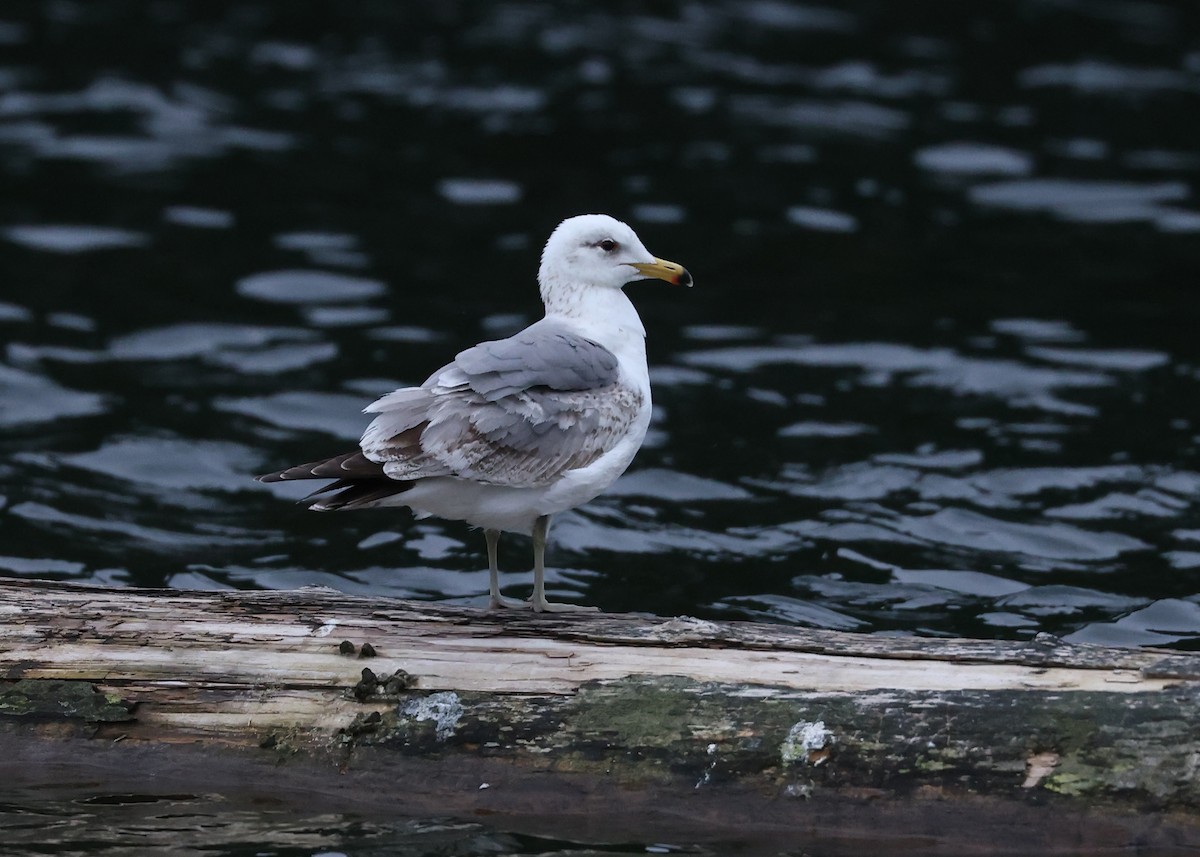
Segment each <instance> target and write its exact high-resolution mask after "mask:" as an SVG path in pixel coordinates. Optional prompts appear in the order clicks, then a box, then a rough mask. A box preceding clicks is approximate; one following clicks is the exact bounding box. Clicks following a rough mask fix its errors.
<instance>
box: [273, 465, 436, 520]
mask: <svg viewBox="0 0 1200 857" xmlns="http://www.w3.org/2000/svg"><path fill="white" fill-rule="evenodd" d="M255 478H256V479H257V480H258V481H259V482H290V481H293V480H296V479H333V480H334V481H333V482H330V483H329V484H328V485H325V486H323V487H321V488H318V489H317V490H316V491H313V492H312V493H311V494H309V495H308V496H307V497H305V498H304V500H301V502H304V501H305V500H310V499H312V498H313V497H316V496H318V495H321V494H329V493H331V492H337V493H334V494H333V496H331V497H326V498H323V499H321V500H317V501H316V502H314V503H313V504H312V505H311V506H309V508H310V509H315V510H317V511H320V512H327V511H334V510H337V509H361V508H364V507H366V506H370V505H373V504H374V503H376V502H378V501H380V500H386V499H387V498H388V497H391V496H394V495H396V494H400V493H403V492H404V491H407V490H408V489H409V488H411V487H412V486H413V485H414V484H415V483H414V481H413V480H398V479H392V478H390V477H389V476H388V475H387V474H386V473H384V472H383V465H382V464H379V463H378V462H375V461H371V460H370V459H369V458H367V457H366V456H365V455H363V454H362V452H360V451H357V450H356V451H354V452H347V453H344V454H342V455H335V456H333V457H332V458H324V459H321V460H320V461H310V462H309V463H307V464H298V465H296V466H295V467H289V468H287V469H285V470H277V471H275V472H274V473H264V474H263V475H261V476H257V477H255Z"/></svg>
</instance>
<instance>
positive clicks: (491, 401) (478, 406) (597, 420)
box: [362, 320, 643, 487]
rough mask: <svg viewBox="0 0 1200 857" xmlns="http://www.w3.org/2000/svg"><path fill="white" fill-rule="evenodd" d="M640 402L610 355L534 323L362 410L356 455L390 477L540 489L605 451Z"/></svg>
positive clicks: (554, 327)
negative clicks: (365, 420)
mask: <svg viewBox="0 0 1200 857" xmlns="http://www.w3.org/2000/svg"><path fill="white" fill-rule="evenodd" d="M642 405H643V401H642V395H641V393H640V392H639V391H637V390H635V389H633V388H630V387H628V386H626V385H624V384H622V383H621V382H620V380H619V369H618V364H617V358H616V357H615V356H614V355H613V354H612V352H610V351H608V349H606V348H604V347H603V346H601V345H598V344H597V343H595V342H592V341H591V340H589V339H586V338H584V337H582V336H579V335H578V334H575V333H573V332H571V331H570V330H568V329H567V328H565V327H563V326H561V325H557V324H555V323H553V322H549V321H547V320H543V321H541V322H538V323H537V324H534V325H531V326H530V327H529V328H526V329H525V330H524V331H522V332H521V333H519V334H517V335H516V336H513V337H510V338H508V339H502V340H497V341H494V342H484V343H481V344H479V345H476V346H474V347H472V348H468V349H466V350H465V351H463V352H461V353H460V354H459V355H458V356H457V357H456V358H455V360H454V362H453V363H451V364H449V365H447V366H444V367H442V368H441V369H439V370H438V371H437V372H435V373H433V375H431V376H430V377H429V379H428V380H427V381H426V382H425V383H424V384H423V385H422V386H420V387H406V388H404V389H401V390H396V391H395V392H393V393H389V394H388V395H387V396H384V397H383V398H381V399H379V400H378V401H376V402H374V403H373V404H371V405H370V406H369V407H368V408H367V409H366V410H367V411H368V412H370V413H376V414H378V416H377V417H376V418H375V420H374V421H373V422H372V423H371V425H370V426H369V427H368V428H367V431H366V432H365V433H364V435H363V439H362V450H363V454H364V455H365V456H366V458H368V459H370V460H371V461H374V462H378V463H380V464H382V465H383V470H384V472H385V473H386V474H387V475H388V476H389V477H391V478H393V479H403V480H411V479H420V478H425V477H429V476H458V477H461V478H464V479H471V480H474V481H478V482H485V483H489V484H495V485H513V486H523V487H528V486H539V485H545V484H549V483H551V482H553V481H554V480H556V479H558V478H559V477H560V476H562V474H563V473H565V472H567V471H570V470H574V469H577V468H580V467H586V466H587V465H588V464H591V463H592V462H593V461H595V460H596V459H597V458H599V457H600V456H601V455H603V454H604V453H605V452H607V451H608V450H610V449H612V448H613V447H614V446H615V445H616V444H617V443H618V442H619V441H620V439H621V438H622V437H623V436H624V435H625V433H626V432H627V431H628V430H629V427H630V425H631V424H632V423H633V421H634V420H635V419H636V417H637V414H638V413H639V412H640V410H641V408H642Z"/></svg>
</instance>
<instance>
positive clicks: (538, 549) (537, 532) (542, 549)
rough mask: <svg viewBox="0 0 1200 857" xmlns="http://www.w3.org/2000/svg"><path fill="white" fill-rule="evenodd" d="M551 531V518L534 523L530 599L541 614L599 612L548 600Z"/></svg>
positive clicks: (594, 608) (583, 606) (590, 608)
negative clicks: (547, 538)
mask: <svg viewBox="0 0 1200 857" xmlns="http://www.w3.org/2000/svg"><path fill="white" fill-rule="evenodd" d="M549 531H550V516H549V515H542V516H541V517H540V518H538V519H537V520H536V521H534V522H533V596H532V597H531V598H530V599H529V601H530V603H531V604H532V605H533V609H534V610H536V611H537V612H539V613H542V612H546V613H572V612H587V611H598V610H599V609H600V608H599V607H588V606H586V605H583V604H551V603H550V602H549V601H547V600H546V535H547V534H548V533H549Z"/></svg>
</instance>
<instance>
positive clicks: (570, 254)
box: [538, 214, 692, 299]
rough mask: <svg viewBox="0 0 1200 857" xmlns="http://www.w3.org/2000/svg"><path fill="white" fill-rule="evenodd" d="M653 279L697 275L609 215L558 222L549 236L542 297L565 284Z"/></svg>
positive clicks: (682, 281) (686, 282) (686, 280)
mask: <svg viewBox="0 0 1200 857" xmlns="http://www.w3.org/2000/svg"><path fill="white" fill-rule="evenodd" d="M649 278H655V279H659V280H666V281H667V282H669V283H675V284H677V285H683V286H690V285H691V284H692V275H691V274H689V273H688V272H687V270H686V269H685V268H684V267H683V266H682V265H677V264H675V263H674V262H667V261H665V260H663V259H658V258H655V256H654V255H653V254H652V253H651V252H650V251H649V250H647V249H646V247H645V245H643V244H642V241H641V239H640V238H638V237H637V233H636V232H634V231H633V230H632V229H631V228H630V227H629V226H628V224H625V223H622V222H621V221H619V220H617V219H616V218H615V217H609V216H608V215H607V214H581V215H579V216H578V217H569V218H567V219H566V220H564V221H563V222H562V223H560V224H558V227H557V228H556V229H555V230H554V232H552V233H551V234H550V238H549V240H548V241H546V248H545V249H544V250H543V251H542V266H541V268H540V269H539V270H538V283H540V284H541V287H542V297H543V298H547V299H548V296H549V294H550V293H551V292H552V291H556V290H558V289H559V288H563V287H566V288H579V287H589V286H594V287H600V288H612V289H619V288H621V287H622V286H624V285H625V284H626V283H628V282H632V281H633V280H645V279H649Z"/></svg>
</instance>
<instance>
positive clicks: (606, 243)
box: [596, 238, 621, 253]
mask: <svg viewBox="0 0 1200 857" xmlns="http://www.w3.org/2000/svg"><path fill="white" fill-rule="evenodd" d="M596 246H597V247H599V248H600V249H601V250H603V251H604V252H605V253H611V252H612V251H613V250H616V249H617V248H618V247H620V246H621V245H620V244H618V243H617V242H616V241H613V240H612V239H611V238H605V239H604V240H603V241H600V242H598V243H597V244H596Z"/></svg>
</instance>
